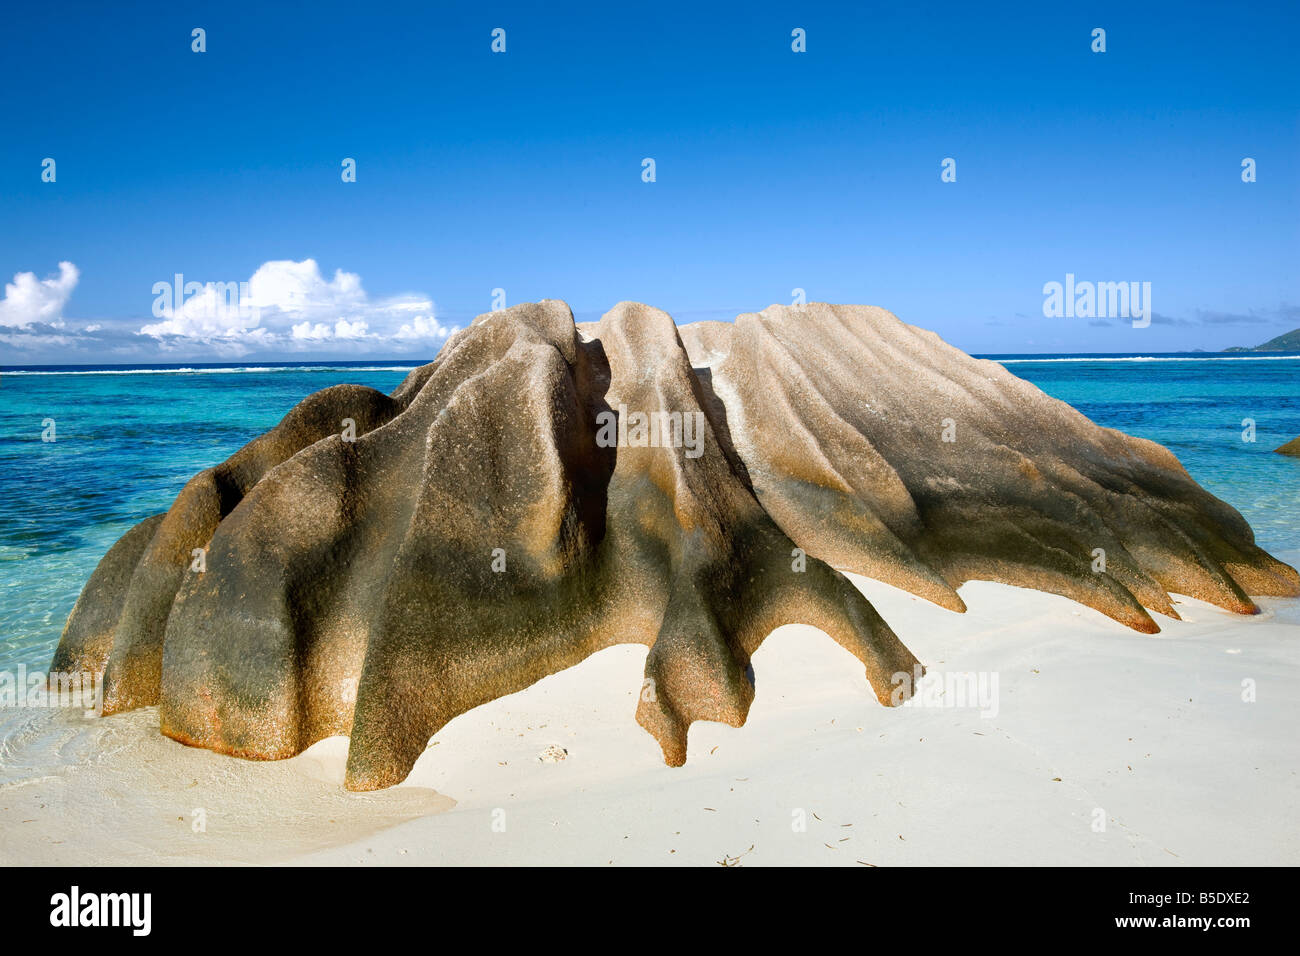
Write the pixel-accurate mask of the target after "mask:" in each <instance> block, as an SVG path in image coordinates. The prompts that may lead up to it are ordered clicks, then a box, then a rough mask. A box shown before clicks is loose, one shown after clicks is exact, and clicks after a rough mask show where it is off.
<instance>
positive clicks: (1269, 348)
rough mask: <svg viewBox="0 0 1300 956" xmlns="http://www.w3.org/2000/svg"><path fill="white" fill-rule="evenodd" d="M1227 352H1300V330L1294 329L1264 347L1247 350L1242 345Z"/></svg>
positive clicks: (1269, 341)
mask: <svg viewBox="0 0 1300 956" xmlns="http://www.w3.org/2000/svg"><path fill="white" fill-rule="evenodd" d="M1223 351H1225V352H1300V329H1292V330H1291V331H1290V332H1287V333H1284V334H1283V335H1279V336H1278V337H1277V338H1275V339H1269V340H1268V341H1267V342H1265V343H1264V344H1263V345H1256V346H1255V347H1254V348H1253V349H1252V348H1245V347H1243V346H1240V345H1234V346H1233V347H1232V348H1230V349H1224V350H1223Z"/></svg>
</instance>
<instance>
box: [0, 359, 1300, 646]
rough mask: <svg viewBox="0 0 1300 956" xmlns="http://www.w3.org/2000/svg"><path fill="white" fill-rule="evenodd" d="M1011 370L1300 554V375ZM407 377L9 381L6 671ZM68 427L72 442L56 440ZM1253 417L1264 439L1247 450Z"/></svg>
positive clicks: (1240, 364) (2, 378)
mask: <svg viewBox="0 0 1300 956" xmlns="http://www.w3.org/2000/svg"><path fill="white" fill-rule="evenodd" d="M1046 358H1047V357H1040V358H1036V359H1034V360H1032V361H1024V360H1008V361H1007V368H1009V369H1010V370H1011V371H1012V372H1014V373H1015V374H1016V375H1019V376H1020V377H1022V378H1024V379H1026V380H1028V381H1030V382H1033V383H1034V384H1035V385H1037V386H1038V387H1039V388H1041V389H1043V390H1044V391H1045V392H1047V393H1048V394H1050V395H1053V396H1055V397H1057V398H1060V399H1063V400H1064V401H1067V402H1069V403H1070V404H1071V405H1073V406H1074V407H1076V408H1078V409H1079V410H1080V411H1082V412H1083V413H1084V414H1085V415H1087V416H1088V417H1090V418H1092V419H1093V420H1094V421H1096V422H1098V423H1099V424H1102V425H1106V426H1109V427H1112V428H1118V429H1120V430H1122V431H1126V432H1129V433H1130V434H1134V435H1140V436H1142V437H1144V438H1150V439H1152V440H1154V441H1158V442H1160V443H1161V444H1163V445H1166V446H1168V447H1169V448H1170V449H1171V450H1172V451H1173V452H1174V454H1176V455H1177V456H1178V458H1179V459H1180V460H1181V461H1182V462H1183V465H1184V466H1185V467H1186V468H1187V470H1188V471H1189V472H1190V473H1191V474H1192V476H1193V477H1194V478H1195V479H1196V480H1197V481H1199V482H1201V484H1203V485H1204V486H1205V487H1206V488H1207V489H1209V490H1210V491H1211V492H1213V493H1214V494H1216V495H1218V496H1219V497H1220V498H1223V499H1224V500H1226V501H1228V502H1229V503H1230V504H1232V505H1233V506H1235V507H1236V508H1237V509H1238V510H1239V511H1241V513H1242V514H1243V515H1244V516H1245V517H1246V519H1247V520H1248V521H1249V522H1250V523H1251V525H1252V526H1253V527H1254V528H1255V531H1256V535H1257V538H1258V540H1259V542H1260V544H1261V545H1263V546H1264V547H1266V548H1269V549H1270V550H1273V549H1276V550H1289V549H1292V548H1295V547H1296V543H1297V540H1300V533H1298V532H1300V460H1297V459H1294V458H1287V457H1284V456H1281V455H1276V454H1274V453H1273V449H1274V448H1276V447H1277V446H1279V445H1281V444H1283V443H1284V442H1286V441H1289V440H1290V439H1291V438H1294V437H1296V436H1297V435H1300V362H1297V361H1294V360H1288V359H1285V358H1251V359H1241V360H1231V361H1223V360H1216V359H1214V358H1209V357H1206V358H1180V359H1172V360H1161V361H1140V360H1132V359H1129V360H1114V359H1109V360H1089V361H1078V360H1059V359H1060V358H1061V357H1058V360H1045V359H1046ZM406 371H407V370H406V369H404V368H400V367H392V366H389V367H382V368H377V367H374V366H366V367H351V368H344V367H321V366H311V367H299V368H270V367H265V366H263V367H257V368H242V369H241V368H239V367H236V366H225V367H224V368H221V369H198V370H187V371H182V370H166V369H157V368H155V369H150V370H142V371H138V372H135V373H132V372H129V371H124V370H120V369H119V370H113V371H111V372H109V371H102V372H97V373H90V374H87V373H85V372H84V371H79V372H73V371H66V370H65V371H62V372H56V373H52V374H51V373H44V374H24V373H21V372H19V373H12V372H0V501H3V502H4V505H3V510H0V670H6V669H12V668H14V667H16V666H17V665H18V664H19V663H24V664H26V665H28V666H29V667H44V666H45V665H46V664H47V663H48V662H49V659H50V655H51V654H52V653H53V651H54V647H55V645H56V644H57V643H58V639H59V634H60V632H61V631H62V628H63V622H64V621H65V620H66V618H67V615H68V612H69V611H71V609H72V606H73V604H74V603H75V602H76V599H77V595H78V594H79V593H80V591H81V587H82V585H83V584H84V583H85V581H86V578H87V577H88V576H89V575H90V573H91V571H93V570H94V567H95V565H96V564H97V563H98V561H99V559H100V558H101V557H102V556H103V554H104V553H105V552H106V551H107V550H108V548H109V547H110V546H111V545H112V544H113V542H114V541H116V540H117V538H118V537H120V536H121V535H122V534H123V533H124V532H125V531H126V530H127V529H128V528H130V527H131V526H132V525H133V524H135V523H136V522H137V521H139V520H140V519H142V518H144V517H146V516H148V515H151V514H155V513H157V512H160V511H165V510H166V509H167V508H168V507H169V505H170V504H171V502H172V500H173V499H174V498H175V496H176V494H177V492H179V491H180V489H181V487H182V486H183V485H184V484H185V482H186V481H188V480H189V479H190V478H191V477H192V476H193V475H194V474H195V473H196V472H198V471H201V470H202V469H204V468H207V467H210V466H212V465H215V464H217V463H218V462H220V461H222V460H223V459H225V458H226V457H228V456H229V455H230V454H232V453H233V452H234V451H236V450H237V449H238V448H240V447H241V446H242V445H243V444H245V443H246V442H247V441H249V440H250V439H251V438H253V437H255V436H256V435H258V434H260V433H262V432H263V431H265V430H267V429H268V428H270V427H271V426H273V425H274V424H275V423H276V422H277V421H279V420H280V418H282V417H283V416H284V414H285V413H286V412H288V411H289V409H290V408H292V407H293V405H294V404H296V403H297V402H299V401H301V400H302V399H303V398H305V397H306V396H307V395H309V394H310V393H312V392H314V391H317V390H319V389H321V388H325V387H326V386H329V385H336V384H340V383H344V382H347V383H353V384H359V385H369V386H371V387H372V388H376V389H379V390H381V391H385V392H388V391H391V390H392V389H393V388H395V387H396V386H397V384H398V383H399V382H400V381H401V380H402V379H403V378H404V377H405V374H406ZM47 419H53V420H54V423H55V424H54V427H55V437H56V439H57V440H56V441H54V442H46V441H42V431H43V429H44V428H45V426H44V424H43V423H44V422H45V420H47ZM1244 419H1252V420H1253V421H1254V422H1255V429H1256V431H1255V435H1256V441H1254V442H1253V443H1251V442H1245V441H1243V440H1242V431H1243V426H1242V422H1243V420H1244Z"/></svg>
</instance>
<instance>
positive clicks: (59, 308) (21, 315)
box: [0, 262, 81, 329]
mask: <svg viewBox="0 0 1300 956" xmlns="http://www.w3.org/2000/svg"><path fill="white" fill-rule="evenodd" d="M80 278H81V273H80V272H78V271H77V267H76V266H74V265H73V264H72V263H71V262H60V263H59V275H58V278H51V279H39V280H38V279H37V278H36V273H34V272H19V273H18V274H16V275H15V276H14V281H13V282H7V283H5V297H4V298H3V299H0V326H4V327H7V328H11V329H25V328H28V327H30V326H31V325H32V324H33V323H37V322H39V323H43V324H45V325H49V326H52V327H54V328H62V327H63V307H64V305H66V304H67V302H68V298H69V297H70V296H71V295H72V290H73V289H75V288H76V287H77V280H78V279H80Z"/></svg>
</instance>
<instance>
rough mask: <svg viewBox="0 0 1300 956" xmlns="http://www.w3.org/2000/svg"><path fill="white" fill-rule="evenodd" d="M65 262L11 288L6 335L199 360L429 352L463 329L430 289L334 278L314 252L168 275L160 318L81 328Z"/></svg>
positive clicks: (4, 338)
mask: <svg viewBox="0 0 1300 956" xmlns="http://www.w3.org/2000/svg"><path fill="white" fill-rule="evenodd" d="M59 269H60V273H59V276H58V277H57V278H50V279H45V280H38V279H37V278H36V276H35V274H33V273H30V272H23V273H19V274H18V275H16V276H15V277H14V281H13V282H12V283H10V284H8V285H7V286H6V287H5V297H4V299H3V300H0V344H3V345H7V346H11V347H14V348H17V349H22V350H24V351H39V350H45V349H58V350H59V351H60V352H62V351H64V350H72V351H78V352H81V353H83V354H85V355H87V356H89V355H98V354H107V353H109V352H112V353H114V354H128V353H129V354H135V355H139V356H140V357H147V356H150V355H157V354H158V353H159V352H161V353H165V354H166V355H167V356H168V357H171V356H175V357H178V358H179V357H181V356H184V357H185V358H195V359H199V360H202V359H203V358H205V357H209V356H210V357H212V358H220V359H224V358H229V357H240V356H245V355H249V354H251V353H255V352H257V353H277V354H279V353H285V354H289V353H306V352H313V351H315V352H321V351H332V352H334V353H340V352H345V353H347V354H357V355H360V354H367V355H374V356H377V357H378V356H383V355H386V354H387V355H392V356H394V357H395V356H397V355H401V354H419V355H421V356H427V355H428V354H430V352H431V351H436V350H437V346H438V345H440V344H441V342H442V340H444V339H446V338H447V336H448V335H450V334H451V333H452V332H455V331H456V329H455V328H454V327H450V328H449V327H447V326H444V325H442V324H441V323H440V322H438V320H437V318H436V315H435V308H434V304H433V301H432V300H431V299H429V298H428V297H427V296H424V295H419V294H415V293H404V294H401V295H394V296H388V297H385V298H372V297H371V296H370V295H369V294H368V293H367V292H366V290H365V288H364V287H363V286H362V283H361V277H360V276H359V275H357V274H356V273H354V272H344V271H343V270H342V269H338V270H335V272H334V275H333V277H331V278H326V277H325V276H324V275H322V273H321V270H320V266H319V265H317V263H316V260H314V259H304V260H302V261H301V262H295V261H292V260H273V261H270V262H265V263H263V264H262V265H261V266H259V267H258V268H257V270H256V271H255V272H254V273H253V274H252V276H250V277H249V278H248V279H245V280H230V281H219V282H203V283H200V282H196V281H193V280H192V279H191V278H189V277H185V276H182V277H180V278H181V285H182V288H179V289H178V288H175V287H174V284H175V282H176V277H174V276H167V277H166V278H163V279H161V280H160V281H159V282H157V283H155V284H154V285H153V287H152V289H151V295H152V296H153V300H152V311H153V316H154V318H153V320H146V321H145V322H143V323H141V322H140V321H139V320H138V319H137V320H135V321H132V320H130V319H124V318H123V319H105V320H103V321H98V322H95V323H94V324H91V325H86V326H85V327H84V328H81V329H79V330H77V329H73V328H71V327H69V325H68V324H67V323H65V321H64V309H65V307H66V306H67V303H68V300H69V298H70V296H71V295H72V291H73V289H74V288H75V287H76V285H77V280H78V278H79V272H78V270H77V267H76V266H75V265H73V264H72V263H71V262H63V263H60V264H59ZM146 301H147V300H146Z"/></svg>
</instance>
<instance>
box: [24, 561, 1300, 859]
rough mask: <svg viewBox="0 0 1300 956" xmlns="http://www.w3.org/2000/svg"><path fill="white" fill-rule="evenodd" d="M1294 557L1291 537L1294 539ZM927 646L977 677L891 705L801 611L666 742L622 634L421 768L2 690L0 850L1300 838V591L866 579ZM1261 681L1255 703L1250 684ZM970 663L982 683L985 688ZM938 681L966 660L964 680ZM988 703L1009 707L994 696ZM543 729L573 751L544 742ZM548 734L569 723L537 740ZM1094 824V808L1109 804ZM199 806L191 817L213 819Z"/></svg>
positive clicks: (945, 665)
mask: <svg viewBox="0 0 1300 956" xmlns="http://www.w3.org/2000/svg"><path fill="white" fill-rule="evenodd" d="M1278 556H1279V557H1280V558H1281V559H1282V560H1285V561H1288V562H1289V563H1291V564H1296V563H1297V562H1298V561H1300V553H1297V552H1282V553H1280V554H1279V555H1278ZM851 577H852V579H853V581H854V583H855V584H856V585H857V586H858V588H859V589H860V590H861V591H862V592H863V593H864V594H865V595H866V596H867V597H868V598H869V599H870V600H871V601H872V603H873V604H874V605H875V606H876V607H877V608H878V609H879V610H880V611H881V613H882V614H883V615H884V616H885V618H886V619H887V620H889V621H890V622H891V624H892V626H893V627H894V629H895V630H896V631H897V633H898V634H899V635H900V636H901V637H903V638H904V639H905V640H906V641H907V642H908V643H909V645H910V646H911V647H913V648H914V650H915V651H916V653H917V655H918V657H920V659H921V660H922V661H923V662H924V663H925V665H926V667H927V669H928V671H929V675H928V677H927V680H940V679H941V677H942V675H945V674H949V675H951V674H956V675H983V678H984V680H985V683H984V685H983V686H984V687H985V688H986V689H988V688H994V689H995V690H996V695H995V698H994V700H993V703H994V704H995V705H996V706H995V707H989V706H987V705H988V704H989V701H988V700H984V701H983V702H980V701H970V700H968V701H966V702H965V706H947V705H946V704H944V703H943V702H942V699H941V698H940V699H939V700H940V703H939V705H937V706H936V705H935V701H934V699H933V695H932V699H931V700H930V705H929V706H926V705H917V706H912V705H909V706H906V707H900V708H886V707H881V706H880V705H879V704H878V703H877V702H876V701H875V698H874V696H873V695H872V693H871V691H870V690H869V688H868V686H867V683H866V681H865V680H864V679H863V675H862V667H861V665H860V664H858V662H857V661H855V660H854V659H853V657H852V656H851V655H849V654H848V653H847V652H846V651H844V650H843V649H841V648H840V647H838V646H837V645H835V644H834V643H833V642H832V641H831V640H830V639H829V638H828V637H826V636H825V635H824V634H822V633H821V632H820V631H817V630H815V629H813V628H810V627H806V626H803V625H788V626H786V627H784V628H781V629H779V630H778V631H777V632H774V633H773V635H772V636H770V637H769V638H768V640H767V642H765V644H764V645H763V647H762V648H760V650H759V651H758V653H757V654H756V655H755V657H754V672H755V675H756V698H755V701H754V704H753V707H752V709H751V712H750V715H749V719H748V720H747V722H746V724H745V726H743V727H740V728H732V727H727V726H724V725H721V724H716V723H703V722H701V723H697V724H695V725H694V726H693V727H692V728H691V732H690V737H689V748H688V759H687V762H686V765H685V766H684V767H680V768H672V767H667V766H665V765H664V763H663V761H662V758H661V754H660V752H659V747H658V745H657V744H656V743H655V741H654V740H653V739H652V738H651V737H650V736H649V735H648V734H647V733H645V731H644V730H642V729H641V728H640V727H639V726H638V725H637V724H636V721H635V719H634V712H635V704H636V694H637V692H638V691H639V689H640V686H641V685H640V681H641V671H642V668H643V666H644V659H645V654H646V650H645V648H644V647H642V646H640V645H621V646H617V647H613V648H609V649H607V650H605V651H602V652H600V653H598V654H596V655H594V656H592V657H590V658H588V659H587V660H585V661H584V662H582V663H581V664H579V665H577V666H575V667H572V668H570V669H568V670H566V671H562V672H560V673H558V674H554V675H551V676H550V677H547V678H544V679H543V680H542V681H539V682H538V683H536V684H534V685H533V686H531V687H529V688H527V689H526V690H524V691H522V692H519V693H516V694H512V695H510V696H508V697H503V698H500V699H498V700H495V701H493V702H491V703H489V704H486V705H483V706H482V707H479V708H476V709H475V710H473V711H470V712H469V713H467V714H464V715H462V716H461V717H458V718H457V719H456V720H454V721H452V722H451V723H450V724H448V725H447V726H446V727H445V728H443V729H442V730H441V731H440V732H439V733H438V734H437V735H435V737H434V738H433V740H432V741H431V742H430V746H429V748H428V749H427V750H426V752H425V754H424V756H423V757H422V758H421V759H420V761H419V762H418V763H417V764H416V767H415V769H414V771H413V772H412V774H411V775H410V777H409V778H408V779H407V780H406V781H404V782H403V783H402V784H401V785H399V786H397V787H393V788H390V789H388V790H382V791H376V792H373V793H349V792H347V791H345V790H344V789H343V785H342V781H343V766H344V762H345V759H346V753H347V740H346V738H342V737H335V738H330V739H328V740H325V741H321V742H319V743H318V744H316V745H315V746H313V747H312V748H310V749H309V750H308V751H306V752H305V753H303V754H300V755H299V756H297V757H295V758H292V759H290V760H284V761H274V762H253V761H244V760H239V759H236V758H231V757H226V756H222V755H219V754H215V753H211V752H209V751H205V750H200V749H194V748H188V747H185V746H182V745H180V744H178V743H176V742H175V741H172V740H169V739H167V738H165V737H163V736H162V735H161V734H160V733H159V732H158V729H157V713H156V709H155V708H145V709H143V710H139V711H134V712H131V713H127V714H123V715H119V716H114V717H109V718H94V717H89V718H87V717H84V716H81V715H79V714H73V713H69V712H65V711H44V712H41V711H23V710H21V709H16V710H8V711H6V712H4V713H3V714H0V720H2V721H3V722H4V723H3V727H2V728H0V732H2V734H3V743H2V744H0V861H2V862H3V863H4V864H6V865H17V864H29V865H30V864H67V865H114V864H119V865H122V864H124V865H156V864H182V865H184V864H218V865H222V864H228V865H248V864H253V865H256V864H305V865H335V864H352V865H355V864H360V865H424V864H436V865H499V864H516V865H519V864H522V865H547V864H584V865H609V864H616V865H629V864H631V865H718V864H721V865H835V864H839V865H849V866H856V865H872V866H891V865H936V864H937V865H950V864H951V865H968V864H969V865H977V864H993V865H1034V864H1068V865H1110V864H1115V865H1151V866H1157V865H1170V866H1179V865H1293V864H1295V863H1296V862H1297V861H1298V860H1300V826H1297V824H1296V823H1295V820H1296V815H1295V810H1296V809H1297V806H1300V768H1298V767H1297V765H1296V764H1297V762H1296V759H1295V748H1294V741H1293V739H1292V737H1291V732H1290V728H1291V727H1293V726H1294V725H1295V723H1296V720H1297V718H1298V717H1300V700H1297V699H1296V698H1295V696H1294V694H1292V693H1291V692H1290V688H1291V687H1293V686H1294V684H1295V682H1296V681H1297V680H1300V642H1297V641H1295V640H1294V638H1295V637H1296V636H1297V635H1300V599H1274V598H1262V599H1259V601H1258V603H1259V605H1260V607H1261V614H1259V615H1255V616H1249V617H1248V616H1240V615H1233V614H1230V613H1228V612H1226V611H1223V610H1221V609H1219V608H1216V607H1213V606H1211V605H1208V604H1205V603H1203V602H1200V601H1196V600H1194V599H1191V598H1185V597H1177V596H1176V600H1177V601H1178V602H1179V603H1178V610H1179V613H1180V614H1181V615H1183V617H1184V620H1183V621H1172V620H1169V619H1166V618H1163V617H1161V618H1160V619H1159V621H1160V624H1161V627H1162V632H1161V633H1160V634H1157V635H1153V636H1145V635H1141V634H1136V633H1134V632H1133V631H1131V630H1129V629H1127V628H1125V627H1123V626H1122V625H1120V624H1117V623H1116V622H1114V621H1112V620H1109V619H1108V618H1106V617H1104V616H1103V615H1101V614H1100V613H1098V612H1096V611H1093V610H1091V609H1088V608H1086V607H1082V606H1080V605H1077V604H1075V603H1073V602H1071V601H1069V600H1067V599H1065V598H1062V597H1058V596H1056V595H1051V594H1044V593H1040V592H1036V591H1030V590H1025V589H1020V588H1014V587H1010V586H1007V585H1001V584H993V583H988V582H972V583H969V584H967V585H965V586H963V587H962V588H961V595H962V597H963V599H965V600H966V602H967V604H968V605H969V611H968V612H967V613H966V614H955V613H952V612H949V611H946V610H944V609H942V608H939V607H936V606H934V605H931V604H928V603H926V602H924V601H921V600H920V599H918V598H915V597H914V596H912V595H910V594H907V593H905V592H902V591H899V590H897V589H894V588H892V587H889V586H887V585H884V584H880V583H878V582H874V581H868V580H865V579H862V578H859V577H857V576H851ZM1243 681H1254V682H1255V683H1254V685H1253V687H1254V693H1255V700H1254V702H1247V701H1246V700H1244V699H1243V695H1244V693H1245V688H1244V685H1243ZM971 686H975V685H973V684H972V685H971ZM949 690H950V691H951V685H950V687H949ZM990 710H994V711H995V713H989V712H990ZM548 748H558V750H559V751H562V752H564V754H563V759H560V760H555V761H543V760H541V759H539V755H541V754H543V753H544V752H546V751H547V749H548ZM551 753H552V754H554V753H556V751H555V750H552V751H551ZM1100 819H1104V821H1105V823H1104V828H1102V829H1099V828H1098V827H1099V822H1098V821H1099V820H1100ZM200 823H201V826H200Z"/></svg>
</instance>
